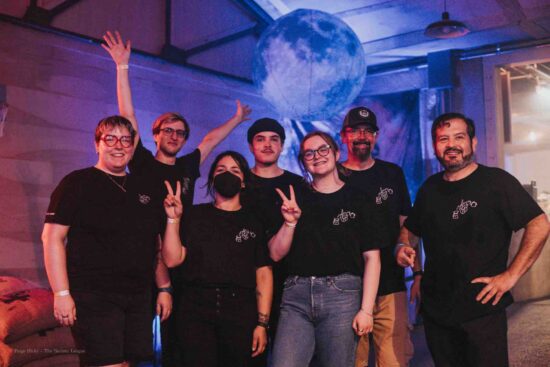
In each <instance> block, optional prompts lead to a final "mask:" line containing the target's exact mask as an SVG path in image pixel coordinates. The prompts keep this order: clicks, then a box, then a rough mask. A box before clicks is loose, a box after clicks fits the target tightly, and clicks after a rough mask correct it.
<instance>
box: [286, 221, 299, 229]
mask: <svg viewBox="0 0 550 367" xmlns="http://www.w3.org/2000/svg"><path fill="white" fill-rule="evenodd" d="M297 224H298V222H296V223H290V222H287V221H285V226H287V227H290V228H294V227H296V225H297Z"/></svg>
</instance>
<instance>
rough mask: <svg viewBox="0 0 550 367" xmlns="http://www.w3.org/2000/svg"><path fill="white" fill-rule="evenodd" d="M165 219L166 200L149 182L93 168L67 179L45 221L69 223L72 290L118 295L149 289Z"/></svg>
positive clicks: (71, 174) (54, 197) (58, 189)
mask: <svg viewBox="0 0 550 367" xmlns="http://www.w3.org/2000/svg"><path fill="white" fill-rule="evenodd" d="M113 181H114V182H113ZM115 182H117V183H118V184H119V185H121V186H123V187H124V188H125V190H126V192H124V191H123V190H122V189H121V188H120V187H119V186H117V184H115ZM164 221H165V214H164V212H163V211H162V202H159V200H158V199H156V198H155V196H154V195H152V189H151V187H150V185H148V184H147V183H146V182H144V181H142V180H138V179H136V178H135V177H134V176H132V175H127V176H126V178H122V177H117V176H111V175H108V174H107V173H105V172H103V171H101V170H99V169H97V168H95V167H90V168H86V169H82V170H78V171H74V172H72V173H70V174H69V175H67V176H65V178H63V180H62V181H61V183H60V184H59V185H58V186H57V188H56V189H55V190H54V192H53V193H52V196H51V201H50V205H49V207H48V212H47V214H46V220H45V222H46V223H56V224H62V225H66V226H70V228H69V232H68V235H67V247H66V251H67V271H68V275H69V284H70V288H71V290H87V291H105V292H116V293H137V292H142V291H147V292H148V291H149V289H150V287H151V284H152V280H153V279H154V265H155V258H156V239H157V235H158V234H159V233H161V232H162V231H163V226H164V224H163V223H164Z"/></svg>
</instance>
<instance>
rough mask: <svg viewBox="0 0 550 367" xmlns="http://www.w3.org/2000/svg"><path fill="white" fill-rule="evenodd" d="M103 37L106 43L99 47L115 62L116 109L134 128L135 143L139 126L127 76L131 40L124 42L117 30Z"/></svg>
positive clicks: (137, 138)
mask: <svg viewBox="0 0 550 367" xmlns="http://www.w3.org/2000/svg"><path fill="white" fill-rule="evenodd" d="M103 39H104V40H105V43H106V44H102V45H101V47H103V48H104V49H105V50H106V51H107V52H108V53H109V55H111V58H112V59H113V61H114V62H115V64H116V70H117V74H116V75H117V77H116V91H117V99H118V111H119V113H120V115H121V116H123V117H126V118H127V119H128V120H130V122H131V123H132V127H133V128H134V130H136V133H137V136H136V140H135V144H136V145H137V143H138V141H139V126H138V123H137V120H136V115H135V112H134V105H133V103H132V91H131V89H130V79H129V76H128V71H129V66H128V62H129V61H130V54H131V52H132V49H131V42H130V40H128V41H127V42H126V44H124V42H123V41H122V37H121V36H120V33H118V31H117V32H115V34H114V35H113V34H112V33H111V32H110V31H107V32H106V33H105V34H104V35H103Z"/></svg>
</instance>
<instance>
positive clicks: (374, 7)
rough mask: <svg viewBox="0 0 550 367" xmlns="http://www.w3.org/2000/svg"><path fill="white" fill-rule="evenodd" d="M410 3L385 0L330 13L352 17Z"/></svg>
mask: <svg viewBox="0 0 550 367" xmlns="http://www.w3.org/2000/svg"><path fill="white" fill-rule="evenodd" d="M407 4H410V0H387V1H382V2H379V3H376V4H371V5H366V6H360V7H358V8H353V9H348V10H343V11H340V12H337V13H333V14H332V15H335V16H337V17H340V18H345V17H352V16H355V15H360V14H365V13H372V12H375V11H378V10H383V9H388V8H397V7H400V6H403V5H407Z"/></svg>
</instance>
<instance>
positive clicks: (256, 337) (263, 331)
mask: <svg viewBox="0 0 550 367" xmlns="http://www.w3.org/2000/svg"><path fill="white" fill-rule="evenodd" d="M272 300H273V271H272V269H271V266H262V267H260V268H258V269H256V303H257V305H258V325H257V326H256V328H255V329H254V333H253V334H252V357H256V356H257V355H260V354H262V353H263V352H264V351H265V347H266V345H267V327H268V325H269V314H270V313H271V302H272Z"/></svg>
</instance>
